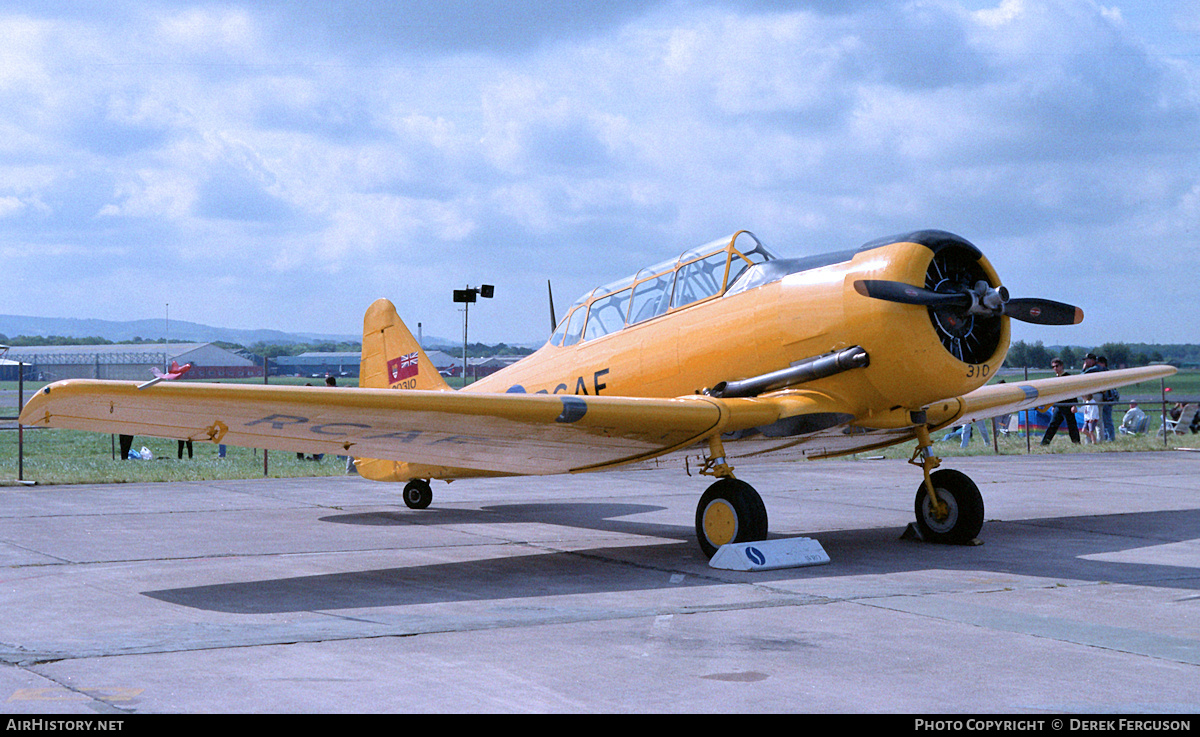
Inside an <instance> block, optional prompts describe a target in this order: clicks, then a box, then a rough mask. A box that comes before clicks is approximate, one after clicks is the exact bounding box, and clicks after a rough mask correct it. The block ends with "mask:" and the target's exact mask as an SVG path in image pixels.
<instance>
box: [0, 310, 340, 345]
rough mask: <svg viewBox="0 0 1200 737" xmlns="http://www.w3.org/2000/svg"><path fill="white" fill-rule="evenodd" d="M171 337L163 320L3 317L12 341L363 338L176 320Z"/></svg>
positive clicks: (0, 328)
mask: <svg viewBox="0 0 1200 737" xmlns="http://www.w3.org/2000/svg"><path fill="white" fill-rule="evenodd" d="M170 332H171V334H170V336H166V335H164V324H163V320H161V319H156V320H128V321H124V322H120V321H115V320H82V319H77V318H69V317H25V316H22V315H0V334H3V335H6V336H8V337H10V338H13V337H16V336H18V335H30V336H33V335H41V336H50V335H61V336H63V337H64V338H92V337H95V338H104V339H105V340H111V341H115V342H120V341H127V340H133V339H134V338H142V339H145V340H158V339H160V338H164V337H169V338H170V339H171V340H186V341H191V342H195V343H211V342H215V341H225V342H229V343H237V344H239V345H244V346H249V345H253V344H255V343H259V342H262V343H318V342H327V341H328V342H349V343H357V342H361V341H362V336H361V335H324V334H319V333H285V332H283V331H281V330H237V329H234V328H214V327H211V326H209V325H201V324H199V323H194V322H185V321H183V320H172V321H171V326H170Z"/></svg>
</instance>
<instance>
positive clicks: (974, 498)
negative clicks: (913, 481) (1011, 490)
mask: <svg viewBox="0 0 1200 737" xmlns="http://www.w3.org/2000/svg"><path fill="white" fill-rule="evenodd" d="M916 431H917V449H916V450H915V451H914V452H913V455H912V458H911V459H909V461H908V462H909V463H911V464H913V465H914V466H920V467H921V470H922V471H924V473H925V480H924V482H922V484H921V485H920V486H919V487H917V498H916V500H915V502H914V504H913V507H914V511H915V512H916V515H917V529H918V530H919V531H920V533H921V538H922V539H923V540H926V541H928V542H934V543H946V544H952V545H954V544H957V545H964V544H966V543H969V542H971V541H972V540H974V539H975V538H976V537H977V536H978V535H979V531H980V530H981V529H983V495H982V494H980V493H979V487H978V486H976V485H975V482H974V481H972V480H971V478H970V477H969V476H967V475H966V474H965V473H962V472H961V471H954V470H951V469H943V470H941V471H933V469H935V468H937V467H938V466H940V465H941V463H942V460H941V459H940V458H938V457H937V456H935V455H933V453H932V450H933V447H932V446H933V441H931V440H930V438H929V428H928V427H927V426H925V425H923V424H922V425H917V427H916Z"/></svg>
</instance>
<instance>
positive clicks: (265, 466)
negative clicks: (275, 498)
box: [263, 351, 271, 476]
mask: <svg viewBox="0 0 1200 737" xmlns="http://www.w3.org/2000/svg"><path fill="white" fill-rule="evenodd" d="M270 363H271V359H270V358H267V352H266V351H263V384H266V383H267V374H269V373H270V371H268V370H267V367H268V366H269V365H270ZM266 475H268V474H267V449H266V448H263V476H266Z"/></svg>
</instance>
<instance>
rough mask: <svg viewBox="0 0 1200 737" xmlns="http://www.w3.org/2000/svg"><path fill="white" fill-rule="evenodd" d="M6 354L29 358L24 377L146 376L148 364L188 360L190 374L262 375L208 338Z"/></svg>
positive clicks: (55, 347) (31, 349)
mask: <svg viewBox="0 0 1200 737" xmlns="http://www.w3.org/2000/svg"><path fill="white" fill-rule="evenodd" d="M7 358H8V359H9V360H12V361H23V362H25V363H27V364H29V367H27V368H26V370H25V376H26V378H33V379H41V380H44V381H58V380H59V379H119V380H124V381H148V380H150V379H152V378H154V375H153V374H152V373H151V369H152V368H157V369H165V368H166V367H168V366H169V365H170V363H171V361H178V362H179V364H180V365H181V366H182V365H183V364H185V363H190V364H192V370H191V371H189V372H188V374H187V378H189V379H235V378H247V377H253V376H258V377H261V376H262V375H263V374H262V366H259V365H256V364H255V362H254V361H252V360H250V359H249V358H246V357H245V356H242V355H239V354H237V353H234V352H232V351H227V350H225V349H224V348H221V347H219V346H216V345H213V344H212V343H144V344H124V343H122V344H113V345H47V346H13V347H12V348H11V349H9V352H8V356H7Z"/></svg>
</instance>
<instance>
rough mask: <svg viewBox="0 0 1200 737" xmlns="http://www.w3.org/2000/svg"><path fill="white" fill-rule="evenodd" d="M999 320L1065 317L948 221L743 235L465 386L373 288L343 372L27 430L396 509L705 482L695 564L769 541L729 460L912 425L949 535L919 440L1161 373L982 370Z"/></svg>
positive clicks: (53, 412) (832, 444) (597, 300)
mask: <svg viewBox="0 0 1200 737" xmlns="http://www.w3.org/2000/svg"><path fill="white" fill-rule="evenodd" d="M1010 319H1017V320H1024V321H1027V322H1034V323H1040V324H1062V325H1066V324H1075V323H1078V322H1079V321H1081V320H1082V319H1083V313H1082V311H1081V310H1079V309H1078V308H1076V307H1073V306H1071V305H1066V304H1063V303H1060V302H1054V301H1051V300H1044V299H1019V298H1010V297H1009V294H1008V291H1007V289H1006V288H1005V287H1003V286H1001V285H1000V279H999V277H998V276H997V275H996V272H995V271H994V269H993V268H992V266H991V264H990V263H989V262H988V260H987V259H986V258H985V257H984V256H983V254H982V253H981V252H980V251H979V249H977V248H976V247H975V246H974V245H972V244H971V243H969V242H967V241H966V240H964V239H962V238H961V237H959V236H956V235H953V234H951V233H947V232H944V231H936V230H928V231H919V232H914V233H909V234H905V235H902V236H896V237H892V238H884V239H881V240H877V241H873V242H870V243H867V244H865V245H863V246H861V247H859V248H855V249H850V250H846V251H842V252H839V253H832V254H826V255H822V256H814V257H809V258H796V259H782V258H777V257H776V256H774V255H773V254H772V253H771V252H770V251H768V250H767V249H766V248H765V247H764V246H763V244H762V243H760V242H759V240H758V239H757V238H756V237H755V236H754V235H753V234H752V233H750V232H748V231H744V230H743V231H739V232H737V233H735V234H734V235H733V236H732V237H728V238H722V239H720V240H717V241H713V242H712V243H709V244H707V245H704V246H700V247H698V248H695V249H692V250H689V251H686V252H684V253H683V254H682V255H680V256H679V257H678V258H672V259H670V260H667V261H664V262H662V263H660V264H657V265H655V266H651V267H649V268H646V269H642V270H641V271H639V272H638V273H637V274H635V275H633V276H632V277H629V278H626V279H622V280H620V281H616V282H613V283H611V284H607V285H605V286H602V287H599V288H597V289H594V290H592V291H591V292H589V293H587V294H586V295H584V296H583V297H581V298H580V299H579V300H578V301H577V302H576V303H575V304H574V305H572V307H571V308H570V309H569V310H568V312H567V314H566V316H565V317H564V318H563V319H562V321H561V322H560V323H559V324H558V326H557V328H556V329H555V330H554V332H553V335H552V336H551V338H550V340H549V341H548V343H547V344H546V345H545V346H544V347H543V348H541V349H540V350H538V351H537V352H536V353H534V354H533V355H531V356H528V357H526V358H525V359H523V360H521V361H519V362H517V363H516V364H514V365H512V366H510V367H508V368H506V369H504V370H502V371H500V372H497V373H495V374H493V375H491V376H488V377H486V378H484V379H481V380H480V381H478V382H476V383H474V384H471V385H470V386H468V387H466V389H464V390H462V391H454V390H452V389H450V387H449V386H447V384H446V383H445V381H444V380H443V379H442V377H441V376H440V375H439V374H438V372H437V370H436V369H435V368H434V366H433V365H432V364H431V363H430V361H429V358H428V357H427V356H426V355H425V353H424V352H423V351H422V350H421V347H420V346H419V345H418V344H417V341H416V339H414V338H413V336H412V333H410V332H409V330H408V329H407V328H406V327H405V326H404V323H403V322H401V320H400V318H399V317H398V316H397V315H396V310H395V308H394V307H393V306H392V304H391V303H390V302H388V301H387V300H385V299H380V300H378V301H376V302H375V303H374V304H372V305H371V306H370V308H369V309H368V310H367V313H366V316H365V318H364V320H363V354H362V366H361V378H360V387H359V388H343V389H336V388H334V389H331V388H324V387H294V386H271V385H261V386H259V385H230V384H214V383H183V382H164V383H159V384H156V385H154V386H151V387H147V388H144V389H140V388H139V385H138V384H137V383H136V382H115V381H92V380H68V381H61V382H57V383H54V384H51V385H49V386H47V387H45V388H44V389H43V390H41V391H40V392H38V393H37V394H36V395H35V396H34V397H33V398H32V399H31V400H30V401H29V403H28V404H27V405H26V407H25V408H24V410H23V411H22V413H21V422H22V423H24V424H26V425H31V426H40V427H63V428H75V429H82V430H95V431H100V432H110V433H123V434H128V435H148V436H157V437H166V438H190V439H192V440H196V441H205V440H207V441H210V442H213V443H227V444H230V445H241V446H247V447H258V448H269V449H272V450H289V451H301V452H306V453H341V454H349V455H352V456H354V457H355V458H356V459H358V460H357V461H356V463H357V467H358V471H359V473H360V474H362V475H363V476H364V477H367V478H371V479H376V480H381V481H399V482H403V483H405V487H404V493H403V498H404V501H405V503H406V504H407V505H408V506H409V507H411V508H414V509H421V508H424V507H427V506H428V505H429V503H430V501H431V499H432V491H431V487H430V483H429V482H430V480H432V479H443V480H446V481H451V480H454V479H462V478H468V477H479V476H520V475H542V474H557V473H582V472H592V471H603V470H607V469H612V468H617V467H630V466H634V465H640V466H654V467H664V466H665V467H671V468H674V469H676V470H677V471H687V472H688V473H689V474H690V473H693V472H694V473H698V474H702V475H707V476H712V477H714V478H715V479H716V481H715V482H714V483H712V484H711V486H709V487H708V489H707V490H706V491H705V492H704V493H703V495H702V496H701V497H700V501H699V504H698V505H697V508H696V534H697V538H698V539H699V543H700V547H701V549H702V550H703V551H704V553H705V554H706V555H708V556H710V557H711V556H712V555H713V554H714V553H715V551H716V550H717V548H719V547H720V546H721V545H723V544H726V543H730V542H746V541H753V540H762V539H765V538H766V536H767V511H766V508H765V506H764V505H763V502H762V499H761V497H760V496H759V495H758V493H757V492H756V491H755V490H754V488H753V487H751V486H750V485H749V484H748V483H746V482H745V481H743V480H741V479H738V478H735V477H734V473H733V471H734V467H733V463H735V462H736V463H737V464H738V465H739V466H740V465H742V464H752V462H753V461H755V460H757V459H763V458H772V459H778V458H827V457H830V456H837V455H843V454H847V453H852V452H855V451H862V450H868V449H872V448H880V447H883V446H888V445H893V444H896V443H901V442H906V441H910V440H915V441H916V448H915V451H914V453H913V456H912V459H911V461H910V462H911V463H913V464H914V465H916V466H918V467H920V468H921V470H922V472H923V480H922V482H921V483H920V484H919V486H918V489H917V494H916V501H915V505H914V507H915V512H916V518H917V525H918V528H919V530H920V532H921V534H922V536H923V537H924V538H925V539H926V540H929V541H934V542H944V543H962V542H967V541H970V540H972V539H974V538H975V537H976V536H977V535H978V534H979V531H980V529H981V528H982V525H983V500H982V498H981V495H980V493H979V489H978V488H977V487H976V485H975V484H974V483H973V482H972V481H971V479H970V478H968V477H967V476H966V475H964V474H962V473H960V472H958V471H954V470H950V469H942V470H936V471H935V469H936V468H937V467H938V466H939V464H940V460H939V459H938V458H937V457H936V456H934V455H933V453H932V443H931V440H930V433H931V432H933V431H936V430H938V429H940V428H943V427H947V426H950V425H956V424H963V423H966V422H971V421H974V420H979V419H985V418H988V417H993V416H996V415H1000V414H1005V413H1010V412H1015V411H1017V410H1021V409H1026V408H1029V407H1034V406H1037V405H1044V404H1047V403H1052V402H1058V401H1065V400H1069V399H1070V398H1073V397H1077V396H1079V395H1082V394H1088V393H1092V392H1096V391H1102V390H1104V389H1108V388H1113V387H1118V386H1124V385H1126V384H1132V383H1136V382H1140V381H1145V380H1147V379H1152V378H1157V377H1161V376H1168V375H1170V374H1173V373H1174V372H1175V369H1174V368H1172V367H1170V366H1151V367H1146V368H1136V369H1123V370H1113V371H1107V372H1102V373H1089V374H1086V375H1079V376H1068V377H1061V378H1052V379H1041V380H1036V381H1014V382H1012V383H996V384H990V385H989V384H988V382H989V380H991V379H993V378H994V376H995V372H996V370H997V369H998V368H1000V365H1001V363H1002V362H1003V360H1004V356H1005V353H1006V352H1007V350H1008V345H1009V321H1010Z"/></svg>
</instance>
